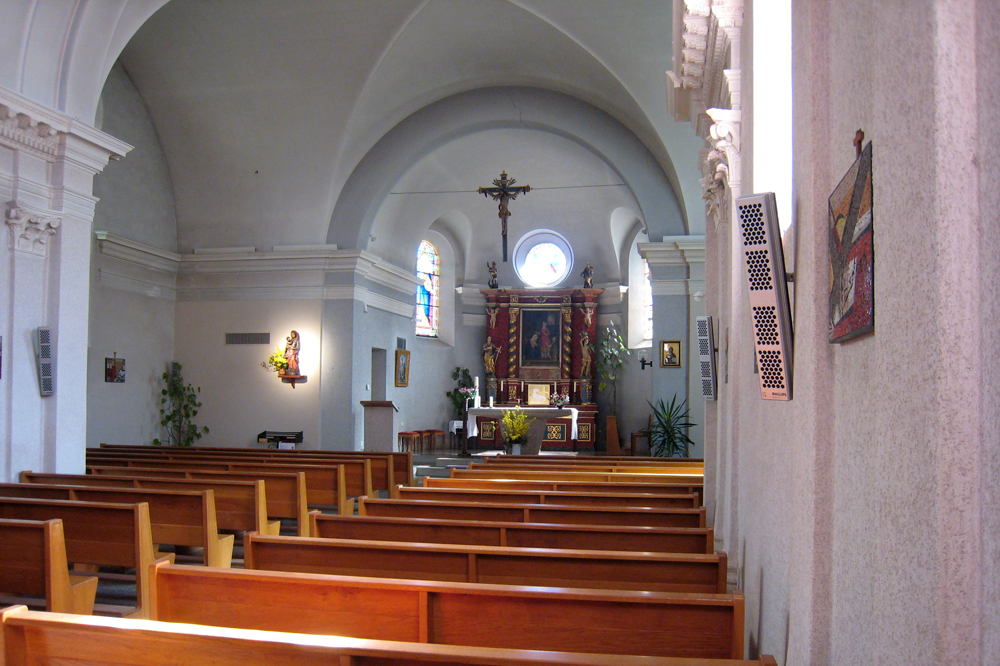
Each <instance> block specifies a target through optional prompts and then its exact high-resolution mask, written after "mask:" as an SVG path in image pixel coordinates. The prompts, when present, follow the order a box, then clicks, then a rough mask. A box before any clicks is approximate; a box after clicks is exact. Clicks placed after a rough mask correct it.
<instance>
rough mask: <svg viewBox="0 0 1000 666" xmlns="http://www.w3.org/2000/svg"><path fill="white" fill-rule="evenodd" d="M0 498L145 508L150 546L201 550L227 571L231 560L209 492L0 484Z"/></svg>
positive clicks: (206, 558) (228, 542) (228, 543)
mask: <svg viewBox="0 0 1000 666" xmlns="http://www.w3.org/2000/svg"><path fill="white" fill-rule="evenodd" d="M0 497H33V498H36V499H62V500H80V501H84V502H117V503H125V504H135V503H138V502H146V503H148V504H149V520H150V527H151V530H152V538H153V543H154V544H170V545H174V546H194V547H199V548H203V549H204V563H205V564H206V565H207V566H210V567H228V566H230V565H231V564H232V559H233V535H231V534H227V535H224V536H220V535H219V527H218V523H217V520H216V513H215V493H214V491H212V490H142V489H135V488H91V487H88V486H64V485H42V484H34V483H3V484H0Z"/></svg>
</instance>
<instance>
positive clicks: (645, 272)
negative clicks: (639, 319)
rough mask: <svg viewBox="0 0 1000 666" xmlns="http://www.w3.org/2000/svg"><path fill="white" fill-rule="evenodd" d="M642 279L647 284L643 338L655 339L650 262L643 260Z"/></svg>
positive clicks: (644, 298) (644, 295)
mask: <svg viewBox="0 0 1000 666" xmlns="http://www.w3.org/2000/svg"><path fill="white" fill-rule="evenodd" d="M642 279H643V282H644V283H645V284H644V285H643V286H645V288H646V290H645V293H644V294H643V301H642V314H643V327H642V338H643V340H652V339H653V283H652V280H651V279H650V277H649V262H648V261H646V260H643V262H642Z"/></svg>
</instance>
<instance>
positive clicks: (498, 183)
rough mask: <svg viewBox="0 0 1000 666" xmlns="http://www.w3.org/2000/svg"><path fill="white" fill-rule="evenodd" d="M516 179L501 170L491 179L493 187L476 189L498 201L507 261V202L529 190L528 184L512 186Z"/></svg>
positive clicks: (508, 210)
mask: <svg viewBox="0 0 1000 666" xmlns="http://www.w3.org/2000/svg"><path fill="white" fill-rule="evenodd" d="M516 182H517V181H516V180H514V179H513V178H509V179H508V178H507V172H506V171H501V172H500V177H499V178H494V179H493V187H480V188H479V189H478V190H476V191H477V192H478V193H479V194H482V195H483V196H485V197H490V198H492V199H493V200H494V201H499V202H500V205H499V206H498V214H499V215H500V223H501V231H500V233H501V235H502V236H503V260H504V261H507V218H508V217H510V208H509V204H510V202H511V201H513V200H514V199H516V198H517V195H518V194H521V193H524V194H527V193H528V192H530V191H531V186H530V185H518V186H517V187H515V186H514V183H516Z"/></svg>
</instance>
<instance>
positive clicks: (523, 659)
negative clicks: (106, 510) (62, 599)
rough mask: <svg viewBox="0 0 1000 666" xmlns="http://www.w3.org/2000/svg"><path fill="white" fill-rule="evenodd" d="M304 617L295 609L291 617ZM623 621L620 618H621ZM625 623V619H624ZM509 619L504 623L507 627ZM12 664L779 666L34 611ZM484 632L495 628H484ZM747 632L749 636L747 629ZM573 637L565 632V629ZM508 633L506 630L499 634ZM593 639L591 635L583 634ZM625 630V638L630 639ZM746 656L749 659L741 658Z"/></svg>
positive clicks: (13, 647) (19, 622)
mask: <svg viewBox="0 0 1000 666" xmlns="http://www.w3.org/2000/svg"><path fill="white" fill-rule="evenodd" d="M288 614H289V615H296V613H294V611H292V612H290V613H288ZM615 617H618V616H615ZM618 619H619V620H621V619H623V618H620V617H619V618H618ZM508 620H509V618H502V621H501V623H500V624H501V626H502V624H503V622H504V621H508ZM0 622H2V627H0V629H2V632H3V633H2V639H0V647H2V649H3V654H0V660H3V661H4V663H5V664H6V666H38V665H40V664H74V665H75V666H135V665H136V664H137V663H142V664H143V666H177V665H178V664H185V665H186V666H187V665H190V666H207V665H208V664H211V665H212V666H264V665H268V666H270V665H271V664H283V665H285V666H331V664H337V665H339V666H375V665H376V664H378V665H379V666H443V665H445V664H448V665H451V666H776V662H775V660H774V659H773V658H771V657H761V658H760V659H757V660H753V661H745V660H742V659H740V660H732V659H729V660H727V659H676V658H671V657H637V656H629V655H607V654H586V653H571V652H557V651H543V650H521V649H513V648H508V647H504V648H490V647H474V646H464V645H433V644H422V643H413V642H400V641H385V640H369V639H359V638H349V637H344V636H318V635H312V636H307V635H304V634H288V633H280V632H274V631H260V630H253V629H229V628H222V627H212V626H198V625H193V624H177V623H171V622H154V621H150V620H146V621H137V620H122V619H117V618H100V617H80V616H73V615H66V614H63V613H43V612H38V611H29V610H27V609H25V608H24V607H23V606H16V607H13V608H8V609H5V610H3V611H2V612H0ZM478 628H479V629H480V630H481V631H482V632H483V633H484V634H491V633H494V630H495V628H494V627H486V626H482V625H479V626H478ZM740 631H741V632H742V625H741V629H740ZM563 632H564V633H565V629H564V630H563ZM496 633H498V634H506V632H502V631H500V632H496ZM577 633H580V634H586V633H587V632H577ZM628 634H629V632H628V631H622V630H621V629H620V628H619V635H621V636H626V637H627V636H628ZM739 656H742V655H739Z"/></svg>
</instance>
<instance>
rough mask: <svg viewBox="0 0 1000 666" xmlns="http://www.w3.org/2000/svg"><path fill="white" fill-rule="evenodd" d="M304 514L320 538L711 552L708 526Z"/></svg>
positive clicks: (711, 532)
mask: <svg viewBox="0 0 1000 666" xmlns="http://www.w3.org/2000/svg"><path fill="white" fill-rule="evenodd" d="M309 517H310V519H311V521H312V524H311V526H310V532H311V533H312V535H313V536H315V537H319V538H324V539H365V540H374V541H405V542H408V543H411V542H418V543H464V544H470V545H476V546H514V547H517V548H575V549H581V550H631V551H640V552H658V553H701V554H709V555H710V554H712V553H714V552H715V533H714V530H713V529H712V528H711V527H621V526H617V525H606V526H602V525H546V524H542V523H488V522H478V521H474V520H432V519H428V518H390V517H375V516H334V515H330V514H323V513H320V512H318V511H313V512H311V513H310V514H309Z"/></svg>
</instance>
